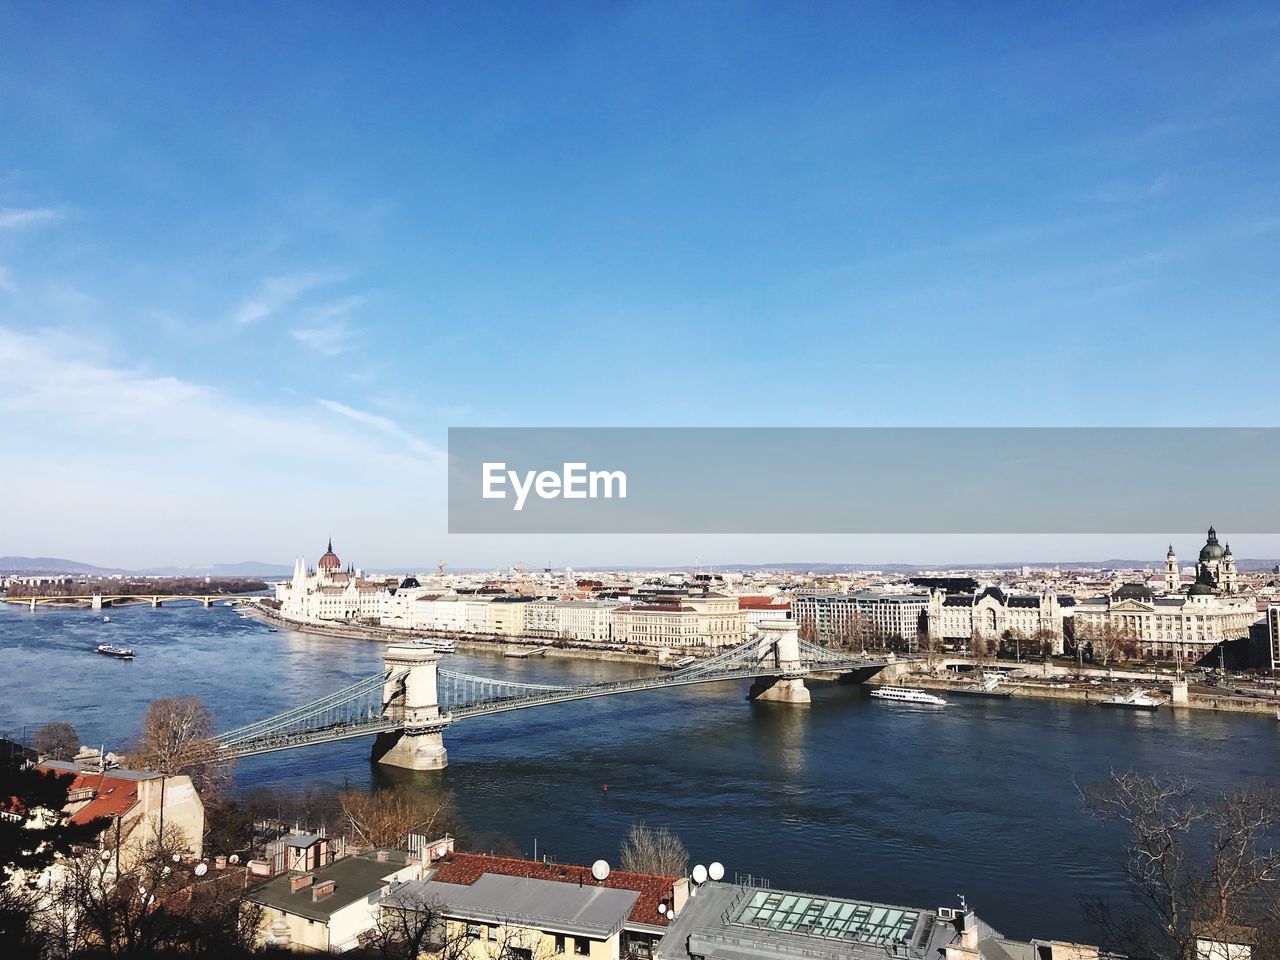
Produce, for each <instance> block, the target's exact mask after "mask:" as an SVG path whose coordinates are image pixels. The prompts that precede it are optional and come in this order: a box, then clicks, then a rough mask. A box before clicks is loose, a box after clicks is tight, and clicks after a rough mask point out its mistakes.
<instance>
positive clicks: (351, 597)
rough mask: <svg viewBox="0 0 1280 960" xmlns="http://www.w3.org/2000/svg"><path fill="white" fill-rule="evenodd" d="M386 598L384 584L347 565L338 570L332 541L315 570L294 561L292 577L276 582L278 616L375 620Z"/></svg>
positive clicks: (305, 620)
mask: <svg viewBox="0 0 1280 960" xmlns="http://www.w3.org/2000/svg"><path fill="white" fill-rule="evenodd" d="M393 583H394V581H393ZM386 598H387V585H386V584H385V583H383V582H381V581H378V580H370V579H366V578H364V577H361V576H359V575H358V574H357V572H356V571H355V570H354V569H351V568H348V569H346V570H343V569H342V561H341V560H339V559H338V555H337V554H336V553H334V552H333V541H332V540H330V541H329V547H328V549H327V550H325V552H324V555H323V556H321V557H320V559H319V560H318V561H317V562H316V566H315V569H313V570H309V569H307V566H306V564H305V563H304V562H303V561H302V560H298V561H297V562H296V563H294V566H293V576H292V577H291V578H290V579H288V580H282V581H280V582H279V583H277V584H276V600H278V601H279V602H280V613H281V615H282V616H284V617H287V618H288V619H290V620H301V621H304V622H310V623H316V622H320V621H325V620H338V621H356V620H362V621H366V622H369V623H378V622H380V621H381V619H382V615H383V610H384V607H385V605H386Z"/></svg>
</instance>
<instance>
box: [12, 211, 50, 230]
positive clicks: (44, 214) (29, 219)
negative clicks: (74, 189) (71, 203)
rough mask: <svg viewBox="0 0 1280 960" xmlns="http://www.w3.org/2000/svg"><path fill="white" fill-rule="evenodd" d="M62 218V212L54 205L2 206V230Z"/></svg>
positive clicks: (32, 225)
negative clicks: (53, 206) (54, 207)
mask: <svg viewBox="0 0 1280 960" xmlns="http://www.w3.org/2000/svg"><path fill="white" fill-rule="evenodd" d="M61 219H62V214H61V213H60V212H59V211H57V210H54V209H53V208H52V207H25V208H22V207H0V230H21V229H23V228H24V227H36V226H39V225H40V224H42V223H53V222H54V221H56V220H61Z"/></svg>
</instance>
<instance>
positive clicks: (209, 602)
mask: <svg viewBox="0 0 1280 960" xmlns="http://www.w3.org/2000/svg"><path fill="white" fill-rule="evenodd" d="M200 604H201V606H203V607H204V608H205V609H206V610H208V609H209V608H210V607H212V606H213V597H204V598H202V599H201V600H200Z"/></svg>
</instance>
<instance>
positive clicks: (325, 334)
mask: <svg viewBox="0 0 1280 960" xmlns="http://www.w3.org/2000/svg"><path fill="white" fill-rule="evenodd" d="M363 303H364V297H361V296H350V297H343V298H342V299H341V300H335V301H334V302H333V303H327V304H323V305H321V306H318V307H314V308H312V309H311V310H309V311H308V313H307V322H306V325H305V326H301V327H295V328H294V329H293V330H290V331H289V332H290V334H292V336H293V338H294V339H295V340H297V341H298V342H299V343H301V344H302V345H304V346H306V347H309V348H310V349H312V350H314V351H316V352H317V353H322V354H324V355H325V356H327V357H334V356H337V355H338V354H340V353H343V352H345V351H346V350H347V349H348V348H349V347H350V345H351V325H350V323H349V322H348V320H347V316H348V314H350V313H351V312H352V311H353V310H355V309H357V308H358V307H360V306H361V305H362V304H363Z"/></svg>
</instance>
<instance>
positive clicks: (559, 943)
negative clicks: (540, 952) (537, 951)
mask: <svg viewBox="0 0 1280 960" xmlns="http://www.w3.org/2000/svg"><path fill="white" fill-rule="evenodd" d="M556 953H564V934H562V933H557V934H556Z"/></svg>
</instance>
